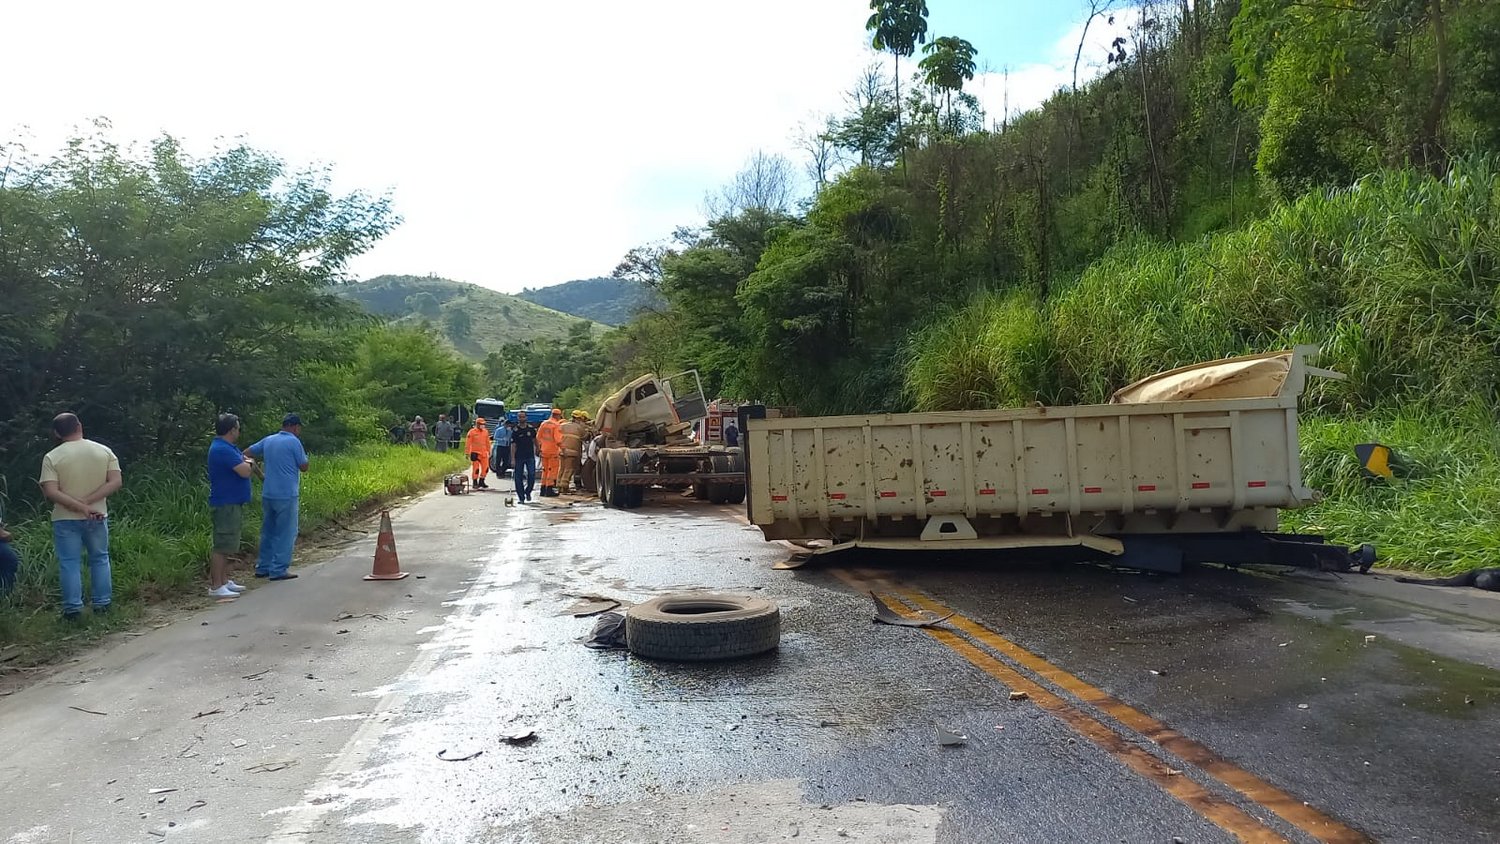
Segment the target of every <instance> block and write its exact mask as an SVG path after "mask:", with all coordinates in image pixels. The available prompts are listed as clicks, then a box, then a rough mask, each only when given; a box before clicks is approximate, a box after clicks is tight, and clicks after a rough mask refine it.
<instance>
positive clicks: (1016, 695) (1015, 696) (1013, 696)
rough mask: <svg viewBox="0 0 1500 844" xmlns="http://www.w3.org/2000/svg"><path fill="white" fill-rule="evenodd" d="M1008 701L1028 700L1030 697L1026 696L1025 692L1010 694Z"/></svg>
mask: <svg viewBox="0 0 1500 844" xmlns="http://www.w3.org/2000/svg"><path fill="white" fill-rule="evenodd" d="M1010 699H1011V700H1030V699H1031V695H1029V694H1027V693H1025V692H1011V693H1010Z"/></svg>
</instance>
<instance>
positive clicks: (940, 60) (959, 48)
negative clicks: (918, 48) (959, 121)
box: [918, 36, 978, 118]
mask: <svg viewBox="0 0 1500 844" xmlns="http://www.w3.org/2000/svg"><path fill="white" fill-rule="evenodd" d="M922 52H923V53H926V54H927V57H926V58H924V59H922V61H921V62H919V63H918V67H920V68H921V69H922V77H923V80H924V81H925V82H926V83H927V84H928V85H929V86H931V87H932V88H933V89H935V90H940V91H942V92H943V106H944V109H945V110H946V112H947V114H948V116H949V117H950V118H951V117H952V115H953V94H954V92H956V91H962V90H963V88H964V83H965V82H968V81H969V80H971V79H973V78H974V56H975V54H976V53H977V52H978V51H976V50H975V49H974V45H973V44H970V43H969V42H967V41H965V40H964V39H962V38H956V37H953V36H943V37H941V38H936V39H934V40H933V42H932V43H931V44H928V45H927V46H925V47H923V48H922Z"/></svg>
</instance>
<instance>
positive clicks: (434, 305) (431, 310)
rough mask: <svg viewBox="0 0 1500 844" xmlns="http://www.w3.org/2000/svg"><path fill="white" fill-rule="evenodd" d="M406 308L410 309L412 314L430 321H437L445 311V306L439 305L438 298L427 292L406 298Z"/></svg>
mask: <svg viewBox="0 0 1500 844" xmlns="http://www.w3.org/2000/svg"><path fill="white" fill-rule="evenodd" d="M406 307H408V308H410V309H411V311H412V313H415V314H419V315H421V316H424V317H427V318H428V319H437V318H438V317H439V316H440V315H441V314H442V311H443V306H442V305H441V304H439V303H438V300H437V297H436V296H434V295H432V293H431V292H429V291H426V290H423V291H422V292H421V293H413V294H412V295H410V296H408V297H406Z"/></svg>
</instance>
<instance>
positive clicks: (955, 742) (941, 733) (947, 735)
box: [937, 724, 969, 747]
mask: <svg viewBox="0 0 1500 844" xmlns="http://www.w3.org/2000/svg"><path fill="white" fill-rule="evenodd" d="M937 740H938V744H939V745H941V746H943V747H958V746H959V745H961V744H965V743H967V742H968V741H969V737H968V736H966V735H964V734H963V733H960V732H959V731H958V730H950V729H948V728H947V727H944V726H942V725H941V724H939V725H938V726H937Z"/></svg>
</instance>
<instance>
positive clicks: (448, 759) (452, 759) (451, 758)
mask: <svg viewBox="0 0 1500 844" xmlns="http://www.w3.org/2000/svg"><path fill="white" fill-rule="evenodd" d="M482 753H484V751H483V750H476V751H474V752H473V753H470V754H468V755H467V756H449V755H447V754H448V750H447V748H444V749H442V750H439V751H438V752H437V758H439V759H441V760H443V761H444V762H467V761H469V760H470V759H474V758H476V757H478V756H479V755H481V754H482Z"/></svg>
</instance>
